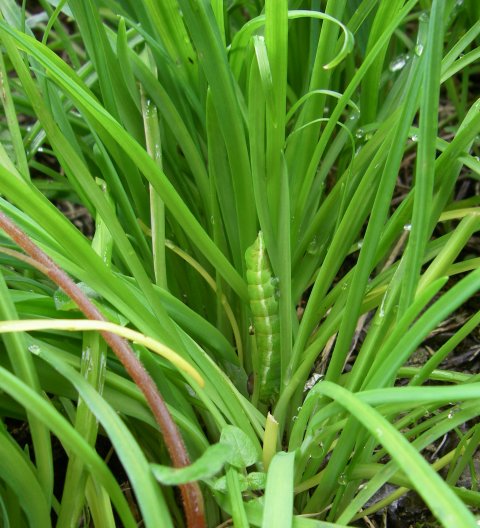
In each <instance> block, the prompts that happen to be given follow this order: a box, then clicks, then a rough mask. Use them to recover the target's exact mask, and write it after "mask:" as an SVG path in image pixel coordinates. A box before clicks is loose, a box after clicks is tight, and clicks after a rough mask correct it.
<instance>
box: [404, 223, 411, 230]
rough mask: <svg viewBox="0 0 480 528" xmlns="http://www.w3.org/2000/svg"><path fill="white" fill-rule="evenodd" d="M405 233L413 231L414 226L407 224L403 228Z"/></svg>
mask: <svg viewBox="0 0 480 528" xmlns="http://www.w3.org/2000/svg"><path fill="white" fill-rule="evenodd" d="M403 230H404V231H411V230H412V224H405V225H404V226H403Z"/></svg>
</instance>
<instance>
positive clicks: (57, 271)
mask: <svg viewBox="0 0 480 528" xmlns="http://www.w3.org/2000/svg"><path fill="white" fill-rule="evenodd" d="M0 227H1V228H2V229H3V230H4V231H5V232H6V233H7V234H8V235H9V236H10V237H11V238H12V240H14V241H15V242H16V243H17V244H18V246H20V247H21V248H22V249H23V250H24V251H25V252H26V253H28V254H29V255H30V257H32V259H33V260H34V261H35V262H36V263H37V264H38V265H37V266H36V267H37V268H38V269H39V270H40V271H41V272H42V273H44V274H45V275H47V276H48V277H49V278H50V279H51V280H52V281H53V282H55V283H56V284H57V285H58V286H59V287H60V288H61V289H62V290H63V291H64V292H65V293H66V294H67V295H68V296H69V297H70V298H71V299H72V300H73V301H74V302H75V303H76V304H77V306H78V307H79V308H80V310H81V311H82V312H83V313H84V315H85V316H86V317H87V318H88V319H92V320H100V321H105V320H106V319H105V317H103V315H102V313H101V312H100V311H99V310H98V308H97V307H96V306H95V305H94V304H93V303H92V302H91V301H90V300H89V299H88V297H87V296H86V295H85V294H84V293H83V292H82V291H81V290H80V288H79V287H78V286H77V285H76V284H75V283H74V282H73V281H72V279H70V277H69V276H68V275H67V274H66V273H65V272H64V271H63V270H62V269H61V268H59V267H58V266H57V264H55V263H54V262H53V261H52V259H51V258H50V257H49V256H48V255H47V254H46V253H44V252H43V251H42V250H41V249H40V248H39V247H38V246H37V245H36V244H35V243H34V242H33V241H32V240H31V239H30V238H29V237H28V235H27V234H26V233H25V232H24V231H23V230H22V229H20V228H19V227H18V226H17V225H16V224H15V223H14V222H13V221H12V220H11V219H10V218H9V217H8V216H6V215H5V214H4V213H3V212H1V211H0ZM100 333H101V334H102V336H103V338H104V339H105V341H106V342H107V343H108V345H109V346H110V348H111V349H112V350H113V351H114V353H115V354H116V356H117V357H118V359H119V360H120V362H121V363H122V365H123V366H124V367H125V370H126V371H127V372H128V374H129V375H130V377H131V378H132V379H133V381H134V382H135V383H136V385H137V386H138V387H139V389H140V390H141V391H142V393H143V394H144V396H145V399H146V400H147V403H148V405H149V407H150V409H151V410H152V413H153V415H154V417H155V419H156V421H157V423H158V426H159V427H160V431H161V432H162V434H163V438H164V440H165V444H166V446H167V449H168V452H169V454H170V458H171V460H172V463H173V465H174V466H175V467H184V466H188V465H189V464H190V459H189V456H188V453H187V450H186V448H185V444H184V442H183V438H182V436H181V434H180V431H179V430H178V428H177V426H176V424H175V422H174V421H173V420H172V417H171V415H170V413H169V411H168V409H167V406H166V404H165V402H164V400H163V398H162V396H161V395H160V393H159V391H158V388H157V386H156V385H155V383H154V381H153V380H152V378H151V377H150V374H149V373H148V372H147V371H146V369H145V367H144V366H143V364H142V363H141V362H140V360H139V359H138V358H137V357H136V355H135V354H134V352H133V350H132V349H131V348H130V345H129V344H128V343H127V342H126V341H125V340H124V339H122V338H121V337H119V336H117V335H115V334H112V333H110V332H100ZM180 491H181V494H182V499H183V504H184V509H185V516H186V519H187V526H188V527H189V528H203V527H204V526H205V513H204V505H203V496H202V492H201V490H200V487H199V485H198V483H197V482H190V483H187V484H183V485H181V486H180Z"/></svg>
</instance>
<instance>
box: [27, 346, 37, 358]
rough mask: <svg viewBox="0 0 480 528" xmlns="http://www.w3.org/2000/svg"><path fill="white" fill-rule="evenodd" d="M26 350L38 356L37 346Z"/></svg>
mask: <svg viewBox="0 0 480 528" xmlns="http://www.w3.org/2000/svg"><path fill="white" fill-rule="evenodd" d="M28 350H29V352H31V353H32V354H35V355H36V356H38V355H40V347H39V346H38V345H29V346H28Z"/></svg>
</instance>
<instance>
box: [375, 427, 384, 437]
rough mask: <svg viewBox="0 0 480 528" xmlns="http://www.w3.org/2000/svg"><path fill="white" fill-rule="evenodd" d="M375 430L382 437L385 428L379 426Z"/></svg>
mask: <svg viewBox="0 0 480 528" xmlns="http://www.w3.org/2000/svg"><path fill="white" fill-rule="evenodd" d="M375 432H376V433H377V437H378V438H381V437H382V436H383V429H381V428H380V427H377V428H376V429H375Z"/></svg>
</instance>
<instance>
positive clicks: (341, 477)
mask: <svg viewBox="0 0 480 528" xmlns="http://www.w3.org/2000/svg"><path fill="white" fill-rule="evenodd" d="M338 483H339V484H340V486H346V484H347V478H346V477H345V473H341V474H340V475H339V477H338Z"/></svg>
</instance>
